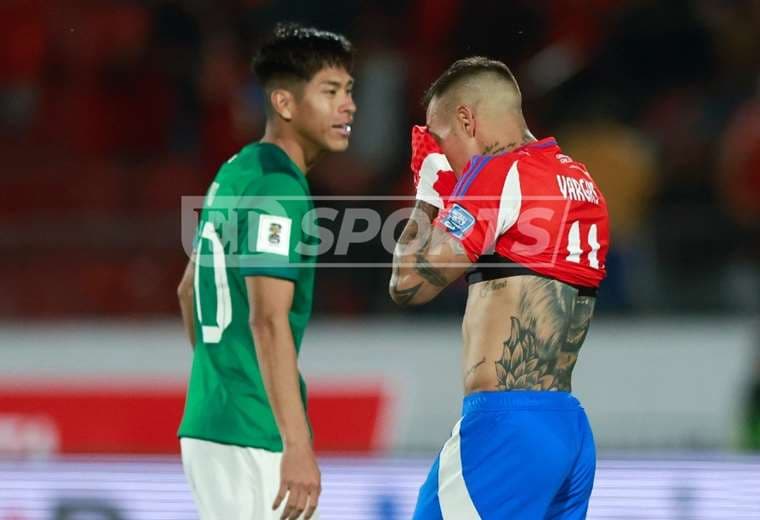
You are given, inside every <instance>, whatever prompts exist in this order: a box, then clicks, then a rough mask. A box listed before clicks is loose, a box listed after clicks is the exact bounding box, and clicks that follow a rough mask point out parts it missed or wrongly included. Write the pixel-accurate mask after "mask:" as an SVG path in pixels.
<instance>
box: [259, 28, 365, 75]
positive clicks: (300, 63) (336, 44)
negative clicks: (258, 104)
mask: <svg viewBox="0 0 760 520" xmlns="http://www.w3.org/2000/svg"><path fill="white" fill-rule="evenodd" d="M353 61H354V50H353V46H352V45H351V42H349V41H348V39H347V38H346V37H345V36H342V35H340V34H335V33H332V32H329V31H322V30H319V29H316V28H314V27H304V26H302V25H299V24H296V23H280V24H277V26H276V27H275V28H274V31H273V32H272V34H271V36H270V38H269V39H268V40H267V41H265V42H264V44H263V45H262V46H261V48H260V49H259V51H258V53H257V54H256V56H255V57H254V58H253V71H254V73H255V74H256V77H257V78H258V80H259V81H260V82H261V84H262V85H263V86H264V87H265V88H266V87H269V86H270V85H271V84H272V83H273V81H277V80H284V81H303V82H308V81H310V80H311V78H313V77H314V75H315V74H316V73H317V72H319V71H320V70H321V69H323V68H324V67H331V66H332V67H342V68H344V69H346V70H347V71H348V72H351V70H352V68H353Z"/></svg>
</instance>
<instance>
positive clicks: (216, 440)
mask: <svg viewBox="0 0 760 520" xmlns="http://www.w3.org/2000/svg"><path fill="white" fill-rule="evenodd" d="M177 438H178V439H197V440H199V441H207V442H214V443H216V444H224V445H225V446H235V447H238V448H255V449H257V450H265V451H269V452H272V453H282V452H283V449H282V448H280V449H279V450H277V449H272V446H264V445H262V444H259V443H255V442H251V443H239V442H232V441H226V440H220V439H219V438H213V437H211V436H205V435H192V434H182V433H178V434H177Z"/></svg>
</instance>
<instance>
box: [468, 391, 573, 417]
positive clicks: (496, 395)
mask: <svg viewBox="0 0 760 520" xmlns="http://www.w3.org/2000/svg"><path fill="white" fill-rule="evenodd" d="M579 408H581V403H580V401H578V399H577V398H576V397H575V396H574V395H573V394H571V393H569V392H558V391H533V390H509V391H501V392H474V393H472V394H470V395H468V396H466V397H465V398H464V402H463V403H462V415H465V414H468V413H472V412H497V411H506V410H577V409H579Z"/></svg>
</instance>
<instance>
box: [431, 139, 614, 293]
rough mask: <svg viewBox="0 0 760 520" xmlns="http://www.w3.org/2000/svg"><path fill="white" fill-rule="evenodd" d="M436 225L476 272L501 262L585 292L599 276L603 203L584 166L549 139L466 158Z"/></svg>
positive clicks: (603, 252)
mask: <svg viewBox="0 0 760 520" xmlns="http://www.w3.org/2000/svg"><path fill="white" fill-rule="evenodd" d="M436 225H438V226H439V227H441V228H442V229H444V230H446V231H447V232H448V233H449V234H451V235H452V236H454V237H455V238H457V239H458V240H460V242H461V243H462V246H463V247H464V249H465V251H466V252H467V256H468V257H469V258H470V261H472V262H478V260H480V262H478V263H479V264H480V265H482V266H483V267H494V265H493V263H494V262H496V263H498V264H502V265H503V264H504V263H508V264H512V267H516V268H518V269H522V270H524V271H528V272H530V271H533V272H535V273H536V274H538V275H542V276H547V277H550V278H554V279H557V280H559V281H561V282H565V283H568V284H571V285H574V286H579V287H589V288H596V287H599V284H600V283H601V281H602V279H604V277H605V274H606V270H605V260H606V258H607V249H608V248H609V218H608V215H607V203H606V202H605V200H604V196H603V195H602V193H601V192H600V191H599V188H598V187H597V186H596V183H594V180H593V179H592V178H591V175H590V174H589V172H588V170H587V169H586V167H585V166H584V165H583V164H581V163H579V162H576V161H574V160H573V159H572V158H570V157H569V156H567V155H565V154H563V153H562V150H560V148H559V145H557V141H556V139H554V138H551V137H550V138H547V139H543V140H541V141H538V142H535V143H531V144H528V145H526V146H523V147H521V148H518V149H516V150H513V151H512V152H508V153H504V154H502V155H496V156H480V155H477V156H475V157H473V158H472V160H471V161H470V163H469V164H468V165H467V167H466V168H465V171H464V173H463V174H462V176H461V177H460V178H459V180H458V182H457V185H456V187H455V188H454V192H453V194H452V196H451V197H450V199H449V200H448V201H447V202H446V206H445V208H444V209H443V211H441V212H440V214H439V215H438V218H437V219H436Z"/></svg>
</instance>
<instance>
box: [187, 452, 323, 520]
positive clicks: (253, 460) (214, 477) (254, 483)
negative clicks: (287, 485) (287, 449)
mask: <svg viewBox="0 0 760 520" xmlns="http://www.w3.org/2000/svg"><path fill="white" fill-rule="evenodd" d="M180 444H181V447H182V466H183V468H184V471H185V475H186V476H187V479H188V482H189V484H190V488H191V490H192V493H193V498H194V499H195V503H196V506H197V507H198V512H199V516H200V518H201V520H227V519H230V518H235V519H240V520H275V519H279V518H280V517H281V515H282V511H283V509H284V503H283V505H282V506H281V507H280V508H279V509H278V510H276V511H274V510H272V504H273V503H274V500H275V497H276V496H277V491H278V488H279V485H280V464H281V462H282V453H281V452H276V451H269V450H266V449H259V448H249V447H244V446H233V445H228V444H221V443H217V442H211V441H207V440H202V439H194V438H182V439H180ZM312 518H316V517H312Z"/></svg>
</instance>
